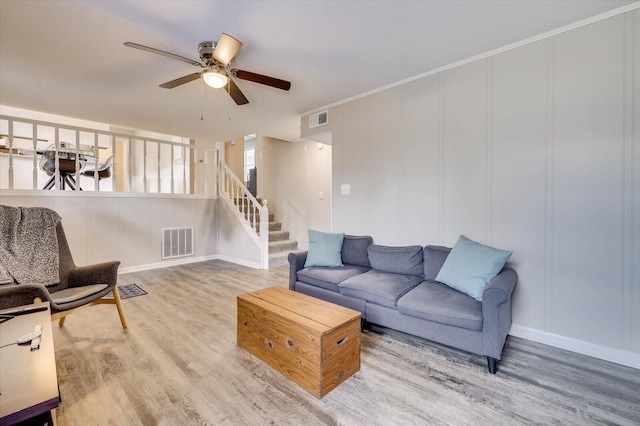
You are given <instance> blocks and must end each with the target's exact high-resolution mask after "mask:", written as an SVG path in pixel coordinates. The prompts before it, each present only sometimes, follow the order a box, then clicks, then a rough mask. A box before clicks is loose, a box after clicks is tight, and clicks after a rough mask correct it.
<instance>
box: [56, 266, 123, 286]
mask: <svg viewBox="0 0 640 426" xmlns="http://www.w3.org/2000/svg"><path fill="white" fill-rule="evenodd" d="M119 266H120V262H119V261H113V262H104V263H96V264H95V265H88V266H79V267H76V268H75V269H72V270H71V271H70V272H69V277H68V287H81V286H84V285H90V284H107V285H109V287H111V288H113V286H115V285H116V283H117V282H118V267H119Z"/></svg>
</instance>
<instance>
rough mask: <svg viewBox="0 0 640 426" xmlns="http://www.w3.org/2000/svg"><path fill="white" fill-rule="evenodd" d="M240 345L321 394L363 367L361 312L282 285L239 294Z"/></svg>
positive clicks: (320, 395)
mask: <svg viewBox="0 0 640 426" xmlns="http://www.w3.org/2000/svg"><path fill="white" fill-rule="evenodd" d="M238 345H239V346H241V347H242V348H244V349H246V350H247V351H249V352H250V353H252V354H253V355H255V356H257V357H258V358H260V359H262V360H263V361H265V362H266V363H267V364H269V365H270V366H271V367H273V368H274V369H276V370H277V371H279V372H280V373H282V374H283V375H284V376H286V377H287V378H289V379H291V380H293V381H294V382H296V383H297V384H299V385H300V386H302V387H303V388H304V389H306V390H307V391H309V392H311V393H312V394H313V395H315V396H316V397H318V398H322V397H323V396H324V395H326V394H327V393H328V392H329V391H331V390H332V389H333V388H335V387H336V386H338V385H339V384H340V383H342V382H344V381H345V380H346V379H347V378H349V377H350V376H351V375H352V374H354V373H355V372H356V371H358V370H359V369H360V312H358V311H354V310H352V309H348V308H344V307H342V306H338V305H335V304H333V303H329V302H325V301H324V300H320V299H316V298H314V297H311V296H307V295H304V294H301V293H296V292H294V291H290V290H288V289H285V288H281V287H269V288H266V289H264V290H258V291H254V292H251V293H246V294H241V295H240V296H238Z"/></svg>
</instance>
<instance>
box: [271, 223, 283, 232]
mask: <svg viewBox="0 0 640 426" xmlns="http://www.w3.org/2000/svg"><path fill="white" fill-rule="evenodd" d="M281 229H282V223H280V222H269V232H273V231H280V230H281Z"/></svg>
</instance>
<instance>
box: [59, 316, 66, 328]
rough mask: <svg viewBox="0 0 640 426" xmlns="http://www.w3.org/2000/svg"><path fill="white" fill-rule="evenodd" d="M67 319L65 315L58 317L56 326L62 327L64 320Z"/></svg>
mask: <svg viewBox="0 0 640 426" xmlns="http://www.w3.org/2000/svg"><path fill="white" fill-rule="evenodd" d="M66 319H67V317H66V316H64V317H60V319H59V320H58V327H64V321H65V320H66Z"/></svg>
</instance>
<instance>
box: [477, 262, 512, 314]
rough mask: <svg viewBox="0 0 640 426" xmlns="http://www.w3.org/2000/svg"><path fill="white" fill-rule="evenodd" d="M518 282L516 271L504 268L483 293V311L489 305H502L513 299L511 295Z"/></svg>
mask: <svg viewBox="0 0 640 426" xmlns="http://www.w3.org/2000/svg"><path fill="white" fill-rule="evenodd" d="M517 280H518V275H517V274H516V271H514V270H513V269H511V268H504V269H503V270H502V271H500V273H499V274H498V275H496V276H495V277H494V278H493V279H492V280H491V281H489V284H488V285H487V287H485V289H484V292H483V293H482V309H483V310H484V309H485V304H487V305H493V306H497V305H501V304H503V303H505V302H506V301H507V300H509V299H510V298H511V293H512V292H513V288H514V287H515V285H516V281H517Z"/></svg>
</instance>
